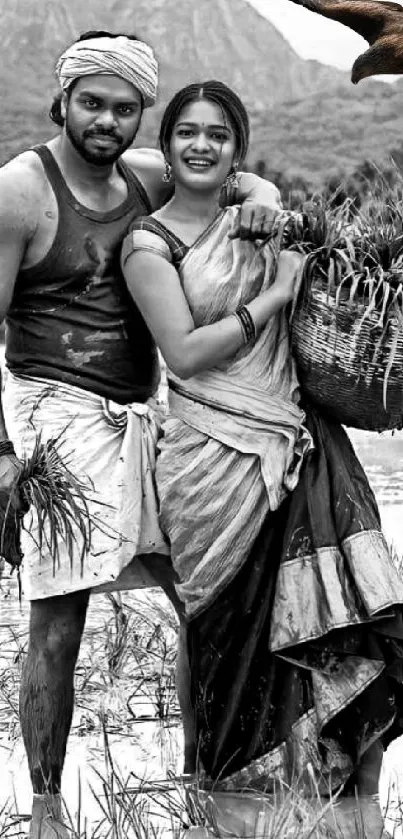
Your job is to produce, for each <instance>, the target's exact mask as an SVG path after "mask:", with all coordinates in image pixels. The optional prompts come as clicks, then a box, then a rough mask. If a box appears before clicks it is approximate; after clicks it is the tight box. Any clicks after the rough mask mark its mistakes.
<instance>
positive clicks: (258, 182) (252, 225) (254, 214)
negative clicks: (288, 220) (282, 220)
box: [226, 172, 282, 239]
mask: <svg viewBox="0 0 403 839" xmlns="http://www.w3.org/2000/svg"><path fill="white" fill-rule="evenodd" d="M226 203H227V204H240V205H241V209H240V212H239V215H238V217H237V219H236V225H235V227H234V229H233V231H232V233H231V237H232V238H236V237H238V236H239V237H240V238H241V239H251V238H252V239H254V238H256V239H259V238H262V239H263V238H265V237H266V236H269V235H270V233H271V232H272V230H273V225H274V224H275V221H276V219H277V218H278V216H279V214H280V213H281V212H282V203H281V196H280V192H279V190H278V189H277V187H276V186H275V185H274V184H273V183H271V181H266V180H265V179H264V178H260V177H259V176H258V175H254V174H253V173H252V172H241V173H240V174H239V175H238V186H237V187H235V189H232V190H231V189H230V190H229V191H228V195H227V201H226Z"/></svg>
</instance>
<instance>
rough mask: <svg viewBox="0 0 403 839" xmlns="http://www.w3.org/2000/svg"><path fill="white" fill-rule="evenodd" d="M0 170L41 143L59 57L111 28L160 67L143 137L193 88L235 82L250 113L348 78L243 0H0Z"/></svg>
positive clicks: (47, 129)
mask: <svg viewBox="0 0 403 839" xmlns="http://www.w3.org/2000/svg"><path fill="white" fill-rule="evenodd" d="M1 5H2V14H1V17H0V43H1V44H2V49H1V53H0V78H1V79H2V82H3V84H2V87H3V96H2V122H1V126H0V162H3V161H4V160H6V159H7V158H8V157H10V156H11V155H12V154H15V153H16V152H17V151H19V150H20V149H23V148H26V147H27V145H29V144H30V143H32V142H35V141H38V140H42V139H45V138H46V137H47V135H48V134H49V132H51V133H52V130H53V126H52V124H51V123H49V122H48V121H47V110H48V105H49V104H50V101H51V97H52V93H53V92H54V91H55V90H56V89H57V86H56V82H55V80H54V76H53V68H54V65H55V61H56V58H57V57H58V55H59V54H60V53H61V52H62V51H63V50H64V49H65V47H66V46H67V45H68V44H69V43H71V41H73V40H74V39H75V38H76V37H77V35H78V34H79V33H80V32H83V31H86V30H88V29H109V30H111V31H115V32H117V31H122V32H130V33H134V34H136V35H137V36H138V37H141V38H143V39H144V40H146V41H148V42H150V43H151V44H152V45H153V47H154V49H155V51H156V54H157V57H158V59H159V62H160V68H161V86H160V96H159V104H158V106H157V108H156V109H155V110H154V113H150V112H149V113H148V114H147V115H146V119H145V124H144V128H143V134H142V137H143V138H144V139H147V140H148V141H150V139H151V138H152V139H153V140H154V138H155V135H156V128H157V124H158V121H159V118H160V115H161V110H162V107H163V105H164V104H165V103H166V102H167V100H168V98H169V97H170V96H171V95H172V93H173V92H175V91H176V90H178V89H179V88H180V87H181V86H183V85H185V84H187V83H188V82H190V81H194V80H197V79H206V78H219V79H221V80H223V81H226V82H228V83H229V84H231V85H232V86H233V87H234V88H235V89H236V90H237V91H238V92H239V93H240V95H241V96H242V97H243V99H244V101H245V104H246V105H247V106H248V108H250V109H251V110H252V112H253V113H254V114H261V115H262V117H263V118H264V117H265V115H266V114H268V113H269V111H270V109H271V108H272V107H273V105H275V104H277V103H280V102H285V101H287V100H296V99H300V98H302V97H304V96H306V95H307V94H308V93H309V92H312V91H317V90H320V89H324V88H325V87H326V86H327V85H328V84H329V83H331V82H335V81H339V82H340V83H342V82H344V81H345V78H346V76H345V74H343V73H342V72H340V71H337V70H334V69H333V68H330V67H326V66H324V65H321V64H319V63H318V62H314V61H304V60H303V59H301V58H299V57H298V56H297V54H296V53H295V52H294V50H293V49H292V48H291V47H290V45H289V44H288V43H287V41H286V40H285V39H284V38H283V37H282V35H280V33H279V32H278V31H277V30H276V29H275V27H274V26H273V25H272V24H271V23H270V22H269V21H268V20H266V18H263V17H262V16H261V15H259V14H258V12H257V11H256V10H255V9H254V8H253V7H252V6H250V5H249V4H248V3H247V2H246V0H136V2H135V3H130V2H129V0H109V2H106V0H104V2H102V3H100V2H99V0H85V2H82V0H35V2H33V1H32V0H2V3H1Z"/></svg>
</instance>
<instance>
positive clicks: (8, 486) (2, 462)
mask: <svg viewBox="0 0 403 839" xmlns="http://www.w3.org/2000/svg"><path fill="white" fill-rule="evenodd" d="M21 471H22V464H21V461H20V460H18V457H17V456H16V455H15V454H3V455H2V456H1V457H0V503H1V506H2V507H3V506H4V500H5V499H8V500H10V501H11V505H12V507H13V508H14V510H15V509H20V508H21V502H20V498H19V493H18V490H17V484H18V478H19V477H20V474H21Z"/></svg>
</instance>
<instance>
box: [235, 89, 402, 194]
mask: <svg viewBox="0 0 403 839" xmlns="http://www.w3.org/2000/svg"><path fill="white" fill-rule="evenodd" d="M396 150H399V152H400V154H399V155H398V158H399V165H401V164H402V161H403V156H402V151H403V78H402V79H401V80H398V81H397V82H396V83H394V84H385V83H384V82H380V81H366V82H363V83H362V84H360V85H358V86H357V87H354V86H353V85H349V86H347V87H346V85H345V84H342V85H340V84H336V85H334V86H333V87H331V88H329V89H328V90H327V91H326V92H325V93H324V92H323V91H321V92H315V93H310V94H309V96H306V97H304V99H298V100H293V101H289V102H287V103H285V104H284V103H283V104H277V105H275V106H274V107H273V108H272V110H271V111H270V114H268V118H262V115H261V114H258V115H257V117H256V119H255V124H254V141H253V144H252V145H251V153H250V159H249V163H250V165H252V166H253V165H254V164H256V161H258V160H264V161H265V163H266V169H267V174H268V176H270V175H271V176H273V173H276V172H286V173H287V175H288V176H289V177H291V176H296V175H301V176H302V177H303V178H304V179H305V180H307V181H308V183H311V184H312V186H314V187H315V188H317V187H320V186H321V184H323V181H324V179H325V178H328V177H329V176H332V175H342V176H343V175H349V174H350V173H351V172H353V171H354V170H355V169H356V168H357V167H358V166H359V165H360V164H361V163H362V162H363V161H364V160H367V161H374V162H376V163H377V164H379V165H383V164H385V163H386V164H387V163H388V161H389V164H390V154H391V152H392V151H393V152H395V151H396ZM395 160H396V162H397V155H396V157H395Z"/></svg>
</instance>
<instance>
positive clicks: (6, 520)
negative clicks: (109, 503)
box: [0, 435, 92, 569]
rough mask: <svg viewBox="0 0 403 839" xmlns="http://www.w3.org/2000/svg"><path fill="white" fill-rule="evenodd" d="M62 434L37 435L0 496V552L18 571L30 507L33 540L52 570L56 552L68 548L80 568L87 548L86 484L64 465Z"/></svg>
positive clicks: (89, 530)
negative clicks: (11, 485)
mask: <svg viewBox="0 0 403 839" xmlns="http://www.w3.org/2000/svg"><path fill="white" fill-rule="evenodd" d="M59 449H60V438H57V439H49V440H47V441H43V440H42V437H41V435H38V436H37V437H36V441H35V445H34V449H33V452H32V454H31V455H30V456H28V455H26V456H24V458H23V460H22V469H21V473H20V475H19V478H18V482H17V486H16V490H15V492H14V493H13V494H12V495H11V496H8V497H7V498H4V497H2V496H1V495H0V522H1V525H0V526H1V530H0V534H1V538H0V554H1V555H2V556H3V557H4V559H5V560H6V561H7V562H8V563H9V564H10V565H11V566H12V568H13V569H18V568H19V566H20V565H21V562H22V559H23V554H22V551H21V529H22V528H23V527H24V520H23V519H24V516H25V515H26V513H27V512H28V511H29V510H31V511H32V512H33V514H34V518H35V525H36V526H35V534H36V535H35V536H34V535H33V532H32V531H31V530H30V531H29V532H30V535H31V537H32V538H33V539H35V542H36V545H37V547H38V551H39V555H41V554H42V551H43V549H45V550H47V551H48V552H49V553H50V555H51V557H52V560H53V566H54V569H56V568H57V567H58V565H59V550H60V546H61V545H63V546H64V547H66V548H67V553H68V556H69V559H70V563H71V564H72V563H73V559H74V558H77V555H78V556H79V559H80V563H81V567H82V564H83V562H84V557H85V554H86V552H87V551H88V550H89V548H90V546H91V533H92V522H91V518H90V515H89V510H88V503H87V497H86V493H87V492H88V486H85V485H84V484H83V483H82V482H81V481H80V480H79V479H78V478H77V477H75V475H73V473H72V472H71V471H70V469H69V467H68V458H63V457H62V456H61V454H60V450H59Z"/></svg>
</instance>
